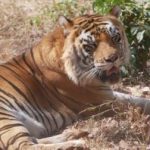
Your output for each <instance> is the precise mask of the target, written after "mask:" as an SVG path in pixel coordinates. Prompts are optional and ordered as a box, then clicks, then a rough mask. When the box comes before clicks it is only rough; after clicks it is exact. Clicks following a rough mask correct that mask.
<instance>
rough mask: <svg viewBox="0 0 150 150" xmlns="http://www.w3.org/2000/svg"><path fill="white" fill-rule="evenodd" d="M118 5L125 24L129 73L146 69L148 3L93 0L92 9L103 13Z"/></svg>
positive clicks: (149, 37) (149, 43)
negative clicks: (129, 51) (128, 51)
mask: <svg viewBox="0 0 150 150" xmlns="http://www.w3.org/2000/svg"><path fill="white" fill-rule="evenodd" d="M114 5H119V6H120V7H121V9H122V10H123V11H122V14H121V20H122V22H123V24H124V25H125V30H126V34H127V37H128V40H129V44H130V50H131V69H130V71H131V73H132V74H135V73H136V72H137V71H146V70H145V68H146V62H147V61H148V60H149V59H150V19H149V18H150V3H149V4H148V2H147V4H139V3H135V2H134V1H132V0H95V1H94V2H93V10H94V11H95V12H98V13H101V14H105V13H106V12H108V11H109V9H110V8H111V7H112V6H114Z"/></svg>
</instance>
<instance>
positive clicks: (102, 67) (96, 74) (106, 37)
mask: <svg viewBox="0 0 150 150" xmlns="http://www.w3.org/2000/svg"><path fill="white" fill-rule="evenodd" d="M119 11H120V9H119V8H118V7H115V8H113V9H112V10H111V14H109V15H107V16H99V15H85V16H81V17H77V18H75V19H74V20H73V21H71V20H68V19H66V18H64V17H62V18H60V22H61V24H63V30H64V36H65V43H64V50H63V51H64V52H63V56H62V59H63V62H64V68H65V72H66V73H67V75H68V77H69V78H70V79H71V80H72V81H73V82H74V83H76V84H80V85H86V84H89V83H91V82H94V81H96V82H97V81H100V82H104V83H105V82H107V83H116V82H117V81H118V80H119V77H120V75H119V74H120V73H119V72H120V69H119V68H120V66H121V65H122V64H123V63H126V62H128V59H129V49H128V42H127V38H126V35H125V32H124V29H123V26H122V24H121V22H120V21H119V20H118V19H117V17H118V15H119Z"/></svg>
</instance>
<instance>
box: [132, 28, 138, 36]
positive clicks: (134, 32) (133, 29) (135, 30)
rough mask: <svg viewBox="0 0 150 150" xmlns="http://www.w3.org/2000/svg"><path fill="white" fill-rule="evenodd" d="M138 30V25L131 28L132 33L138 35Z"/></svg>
mask: <svg viewBox="0 0 150 150" xmlns="http://www.w3.org/2000/svg"><path fill="white" fill-rule="evenodd" d="M137 31H138V27H132V28H131V33H132V34H133V35H136V33H137Z"/></svg>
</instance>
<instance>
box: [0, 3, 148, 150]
mask: <svg viewBox="0 0 150 150" xmlns="http://www.w3.org/2000/svg"><path fill="white" fill-rule="evenodd" d="M78 2H79V4H78V5H77V6H76V5H75V4H72V5H67V7H66V6H65V7H64V6H62V5H57V3H56V1H55V0H53V1H52V0H42V1H41V0H5V1H4V0H0V14H1V15H0V62H4V61H7V60H8V59H9V58H11V57H13V56H14V55H18V54H19V53H22V52H23V51H25V50H26V49H28V48H30V47H32V46H33V45H34V44H35V43H36V42H37V41H39V40H40V39H41V37H42V36H43V35H44V34H46V33H47V32H49V30H50V29H52V26H53V23H54V21H55V20H56V18H57V16H58V15H59V14H62V13H65V14H66V15H70V16H73V15H74V13H75V14H77V15H78V14H80V12H82V13H84V12H87V11H89V9H88V8H90V7H91V6H90V1H89V2H87V1H85V0H78ZM85 2H86V6H85ZM56 10H57V11H56ZM58 10H59V12H58ZM119 87H121V89H122V88H123V89H124V86H122V85H121V86H120V85H119ZM115 88H116V87H115ZM141 88H142V87H141V86H139V89H138V90H139V91H140V90H141ZM116 89H119V88H118V87H117V88H116ZM126 91H128V92H129V91H130V92H131V93H132V91H131V90H130V89H127V87H126ZM148 97H150V94H148ZM111 108H112V109H111V110H115V113H114V115H113V116H109V117H104V116H105V115H104V114H103V113H100V111H99V113H98V114H97V115H96V116H93V117H90V118H89V119H87V120H85V121H79V122H77V123H76V124H75V125H74V126H73V127H74V128H81V129H87V130H88V131H89V133H90V134H89V137H88V138H86V140H87V144H88V145H89V146H90V148H91V149H92V150H105V149H107V150H108V149H113V150H114V149H115V150H124V149H126V150H130V149H131V150H134V149H135V150H137V149H139V150H145V149H150V147H149V148H148V145H149V142H150V121H149V116H145V115H142V114H141V113H140V111H139V109H138V108H134V107H133V106H132V107H131V106H123V105H121V104H116V103H115V104H112V107H111ZM114 108H115V109H114ZM116 108H117V109H116Z"/></svg>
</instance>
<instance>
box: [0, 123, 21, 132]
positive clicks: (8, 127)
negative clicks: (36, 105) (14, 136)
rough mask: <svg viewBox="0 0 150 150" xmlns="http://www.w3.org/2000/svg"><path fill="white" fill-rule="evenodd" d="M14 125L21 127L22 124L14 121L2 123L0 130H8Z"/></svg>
mask: <svg viewBox="0 0 150 150" xmlns="http://www.w3.org/2000/svg"><path fill="white" fill-rule="evenodd" d="M14 127H23V124H21V123H14V124H8V125H4V126H3V127H1V128H0V132H1V131H4V130H8V129H10V128H14Z"/></svg>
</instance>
